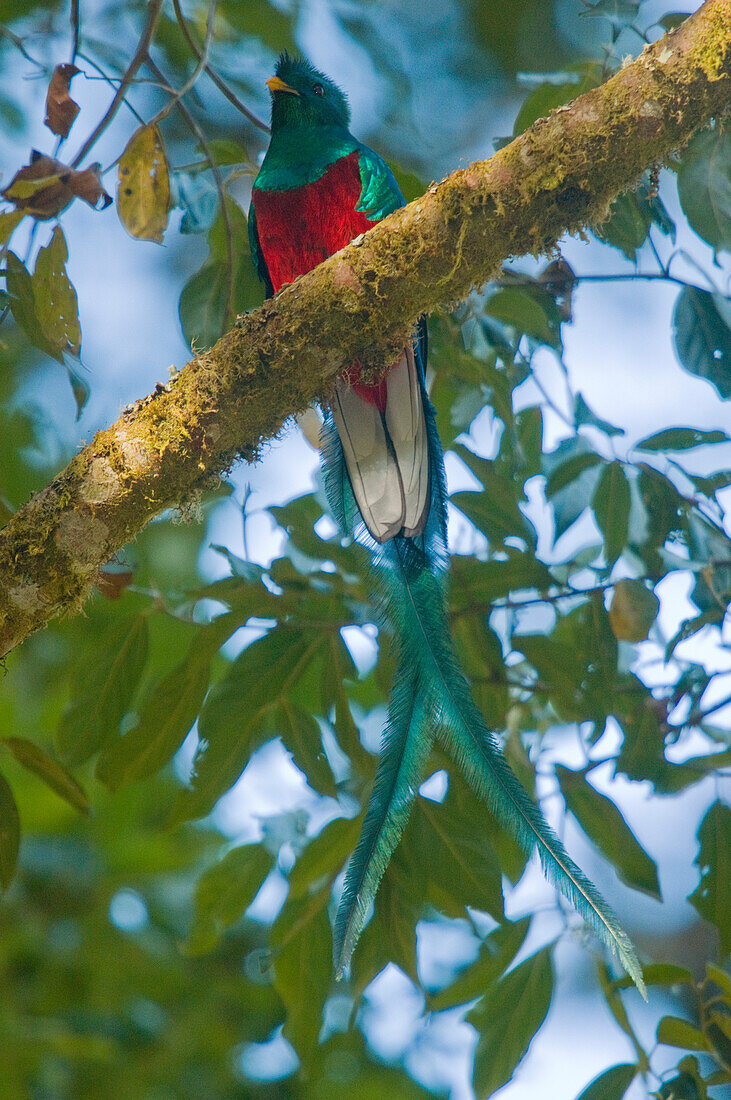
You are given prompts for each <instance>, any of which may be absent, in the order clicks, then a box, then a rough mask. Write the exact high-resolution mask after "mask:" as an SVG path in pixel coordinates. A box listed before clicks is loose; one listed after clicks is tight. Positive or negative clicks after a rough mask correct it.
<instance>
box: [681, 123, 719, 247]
mask: <svg viewBox="0 0 731 1100" xmlns="http://www.w3.org/2000/svg"><path fill="white" fill-rule="evenodd" d="M678 197H679V199H680V205H681V206H682V207H683V212H684V214H685V216H686V218H687V219H688V221H689V222H690V224H691V226H692V227H693V229H694V230H695V231H696V233H697V234H698V235H699V236H700V237H702V238H703V240H704V241H707V242H708V244H710V246H711V247H712V248H714V249H715V250H716V251H717V252H720V251H721V250H722V249H726V250H729V249H731V133H729V131H728V130H727V129H725V128H724V127H722V126H720V125H716V126H714V128H713V129H712V130H705V131H704V132H703V133H700V134H696V135H695V137H694V138H692V139H691V140H690V142H689V143H688V145H687V146H686V148H685V149H684V150H683V160H682V163H681V165H680V171H679V172H678Z"/></svg>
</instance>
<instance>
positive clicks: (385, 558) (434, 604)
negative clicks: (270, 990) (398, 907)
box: [323, 371, 644, 995]
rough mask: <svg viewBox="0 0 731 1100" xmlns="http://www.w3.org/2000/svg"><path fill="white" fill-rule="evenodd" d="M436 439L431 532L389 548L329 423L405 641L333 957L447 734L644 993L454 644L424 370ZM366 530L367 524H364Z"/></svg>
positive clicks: (332, 496) (346, 490) (331, 471)
mask: <svg viewBox="0 0 731 1100" xmlns="http://www.w3.org/2000/svg"><path fill="white" fill-rule="evenodd" d="M420 390H421V395H422V400H423V403H424V410H425V423H426V431H427V435H428V443H429V491H430V508H429V514H428V519H427V521H426V524H425V526H424V529H423V531H422V532H421V533H420V534H419V535H418V536H415V537H405V536H403V535H397V536H396V537H395V538H392V539H390V540H389V541H387V542H384V543H382V544H379V543H377V542H376V541H375V540H373V539H370V538H369V535H368V532H367V529H366V528H365V526H364V524H363V523H362V522H361V523H360V526H359V521H360V520H361V516H360V513H359V510H358V506H357V504H356V503H355V499H354V497H353V493H352V491H351V489H350V482H349V478H348V473H347V469H346V464H345V460H344V457H343V453H342V447H341V444H340V440H339V437H338V435H337V432H336V431H335V428H334V426H333V424H332V422H330V423H329V425H326V439H325V447H324V448H323V454H324V470H325V485H326V490H327V493H328V498H329V501H330V504H331V507H332V510H333V513H334V515H335V518H336V519H337V520H338V521H339V522H340V524H341V525H342V526H343V528H344V529H345V530H349V531H353V530H354V529H356V532H357V534H358V537H359V539H360V540H361V541H363V542H365V543H366V544H368V545H369V546H370V549H371V551H372V554H373V560H374V569H373V581H374V587H375V589H376V593H377V595H378V596H379V597H380V602H381V607H382V612H383V614H384V617H385V618H386V619H387V620H388V622H389V623H390V624H391V627H392V629H393V634H394V638H395V642H396V646H397V652H398V661H397V672H396V676H395V679H394V685H393V690H392V694H391V701H390V706H389V711H388V718H387V722H386V726H385V730H384V736H383V749H382V753H381V758H380V761H379V765H378V770H377V773H376V778H375V782H374V787H373V792H372V795H371V800H370V804H369V807H368V810H367V813H366V817H365V821H364V824H363V830H362V833H361V837H360V840H359V842H358V845H357V847H356V850H355V852H354V854H353V856H352V857H351V859H350V862H349V864H348V869H347V872H346V877H345V885H344V888H343V893H342V897H341V899H340V905H339V908H338V912H337V917H336V920H335V931H334V961H335V968H336V972H337V973H338V975H341V974H342V973H343V972H344V970H345V969H346V968H347V967H348V965H349V962H350V958H351V956H352V953H353V949H354V947H355V945H356V943H357V940H358V937H359V936H360V933H361V931H362V928H363V925H364V923H365V919H366V916H367V912H368V909H369V906H370V904H371V902H372V901H373V899H374V897H375V894H376V891H377V889H378V884H379V882H380V880H381V878H382V876H383V873H384V871H385V870H386V867H387V866H388V863H389V860H390V858H391V855H392V853H393V851H394V849H395V847H396V845H397V844H398V842H399V839H400V837H401V834H402V832H403V830H404V827H405V825H406V821H407V819H408V815H409V812H410V809H411V804H412V802H413V799H414V797H415V794H416V789H417V788H418V785H419V783H420V781H421V778H422V777H423V773H424V769H425V767H426V764H427V761H428V757H429V754H430V751H431V747H432V744H433V741H434V738H435V737H438V738H439V739H440V740H441V742H442V744H443V745H444V747H445V748H446V749H447V750H448V751H449V753H450V755H451V756H452V757H453V758H454V759H455V761H456V762H457V764H458V766H459V767H460V768H461V769H462V771H463V772H464V774H465V776H466V778H467V780H468V782H469V783H470V784H471V786H472V787H473V788H474V790H475V791H476V793H477V794H478V795H479V796H480V797H481V798H482V799H484V801H485V802H486V803H487V805H488V807H489V809H490V811H491V812H492V813H493V814H494V815H495V817H496V818H497V820H498V821H499V822H500V824H501V825H502V826H503V827H504V828H506V829H507V830H508V831H509V832H510V833H511V834H512V836H513V837H515V839H516V840H517V841H518V843H519V844H520V845H521V847H522V848H523V849H524V850H525V851H526V852H527V853H529V854H530V853H532V852H533V851H534V850H537V852H538V855H539V857H540V861H541V864H542V866H543V869H544V872H545V873H546V875H547V877H548V878H549V880H550V881H551V882H552V883H553V884H554V885H555V886H556V887H557V888H558V889H559V890H560V891H561V893H562V894H564V896H565V897H566V898H567V899H568V900H569V901H570V902H571V904H572V905H573V906H574V908H575V909H576V910H577V911H578V912H579V913H580V914H581V916H582V917H583V918H584V920H586V922H587V923H588V924H589V925H590V926H591V928H593V929H594V931H595V932H596V933H597V934H598V935H599V937H600V938H601V939H602V940H603V941H604V942H605V943H606V944H608V945H609V946H610V947H611V948H612V949H613V950H614V951H615V952H616V953H617V954H618V955H619V958H620V960H621V962H622V964H623V966H624V967H625V969H626V970H627V972H628V974H630V975H631V977H632V979H633V980H634V982H635V984H636V985H637V986H638V988H639V989H640V991H641V992H642V993H643V995H644V986H643V982H642V972H641V969H640V965H639V962H638V960H637V957H636V955H635V952H634V948H633V947H632V944H631V942H630V940H629V938H628V936H627V935H626V933H625V932H624V931H623V929H622V927H621V926H620V924H619V921H618V919H617V917H616V916H615V915H614V913H613V912H612V910H611V909H610V908H609V906H608V905H607V903H606V902H605V901H604V899H603V898H602V897H601V895H600V894H599V892H598V890H597V889H596V887H594V886H593V885H592V883H591V882H590V881H589V880H588V879H587V878H586V876H585V875H584V874H583V873H582V872H581V870H580V869H579V868H578V867H577V866H576V864H575V863H574V862H573V861H572V860H571V859H570V857H569V856H568V854H567V853H566V851H565V849H564V847H563V845H562V843H561V841H560V840H559V839H558V837H557V836H556V835H555V834H554V832H553V831H552V830H551V829H550V828H549V826H548V825H547V824H546V822H545V821H544V819H543V816H542V814H541V812H540V810H539V808H538V806H537V805H536V804H535V803H534V802H533V801H532V800H531V799H530V797H529V796H528V794H527V793H526V791H525V790H524V789H523V787H522V786H521V784H520V782H519V781H518V780H517V778H516V777H515V775H514V774H513V772H512V770H511V768H510V766H509V765H508V763H507V761H506V760H505V757H504V756H503V753H502V750H501V748H500V746H499V744H498V742H497V740H496V738H495V736H494V734H493V733H491V731H490V730H489V729H488V728H487V726H486V725H485V722H484V720H483V718H482V715H481V714H480V711H479V710H478V708H477V706H476V704H475V703H474V701H473V699H472V695H471V693H470V690H469V687H468V684H467V681H466V679H465V677H464V674H463V673H462V670H461V668H460V666H459V662H458V660H457V657H456V653H455V650H454V646H453V643H452V640H451V636H450V631H449V625H448V620H447V608H446V567H447V554H446V518H445V507H446V488H445V483H444V464H443V459H442V453H441V445H440V442H439V436H438V434H437V430H436V424H435V421H434V413H433V409H432V408H431V405H430V403H429V400H428V397H427V395H426V391H425V389H424V383H423V371H420ZM358 526H359V529H358Z"/></svg>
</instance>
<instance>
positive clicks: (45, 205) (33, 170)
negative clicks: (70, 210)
mask: <svg viewBox="0 0 731 1100" xmlns="http://www.w3.org/2000/svg"><path fill="white" fill-rule="evenodd" d="M100 168H101V165H100V164H91V165H90V166H89V167H88V168H84V169H83V170H82V171H78V170H77V169H76V168H70V167H69V166H68V165H67V164H63V163H62V162H61V161H60V160H55V159H54V158H53V157H47V156H46V155H45V154H44V153H39V152H38V150H37V149H34V150H33V151H32V153H31V159H30V164H26V165H25V167H24V168H21V169H20V171H19V172H16V174H15V175H14V176H13V178H12V179H11V181H10V183H9V184H8V186H7V187H6V188H5V190H4V191H0V195H2V197H3V198H4V199H7V200H8V202H11V203H12V204H13V206H14V207H15V208H16V210H25V211H27V213H29V214H32V216H33V217H34V218H36V219H37V220H38V221H47V220H48V219H49V218H55V217H57V215H58V214H60V213H61V211H62V210H65V209H66V207H67V206H68V205H69V203H70V202H72V201H73V200H74V199H76V198H79V199H83V200H84V202H86V203H88V204H89V206H93V207H94V209H95V210H96V209H99V210H105V209H106V208H107V207H108V206H109V204H110V203H111V201H112V196H111V195H108V194H107V192H106V191H105V190H104V188H103V187H102V182H101V178H100V174H99V173H100ZM100 203H101V205H99V204H100Z"/></svg>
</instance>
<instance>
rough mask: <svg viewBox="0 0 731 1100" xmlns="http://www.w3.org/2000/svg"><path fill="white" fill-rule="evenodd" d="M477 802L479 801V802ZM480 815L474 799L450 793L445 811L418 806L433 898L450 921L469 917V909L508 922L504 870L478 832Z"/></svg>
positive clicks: (418, 829)
mask: <svg viewBox="0 0 731 1100" xmlns="http://www.w3.org/2000/svg"><path fill="white" fill-rule="evenodd" d="M474 801H475V802H476V800H474ZM476 821H479V812H475V807H474V803H473V799H472V797H471V796H470V795H469V794H468V793H467V792H464V793H463V794H462V796H461V797H460V798H457V797H456V796H455V794H454V787H453V785H450V790H449V792H448V794H447V797H446V798H445V800H444V802H443V803H442V804H441V805H440V804H439V803H436V802H431V801H430V800H429V799H426V798H421V799H419V801H418V821H417V826H416V827H415V830H414V831H415V833H416V836H417V837H418V845H419V848H420V849H421V851H422V858H423V860H424V861H425V864H426V865H427V866H428V869H429V884H428V888H427V889H428V896H429V899H430V900H431V901H432V902H433V903H434V905H435V906H436V908H437V909H439V910H440V912H442V913H444V914H445V915H446V916H448V917H464V916H465V915H466V914H465V907H466V906H469V907H470V908H472V909H481V910H483V912H486V913H489V914H490V915H491V916H492V917H494V918H495V919H496V920H501V919H502V918H503V892H502V875H501V870H500V864H499V862H498V859H497V856H496V855H495V850H494V848H493V847H492V845H491V844H490V841H489V839H488V837H487V836H486V835H485V832H484V831H483V830H480V829H479V828H475V822H476Z"/></svg>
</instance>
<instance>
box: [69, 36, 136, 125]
mask: <svg viewBox="0 0 731 1100" xmlns="http://www.w3.org/2000/svg"><path fill="white" fill-rule="evenodd" d="M76 56H77V57H78V58H79V60H80V61H85V62H86V64H87V65H91V67H92V69H96V71H97V72H98V73H99V76H98V77H96V76H87V75H86V73H84V79H85V80H104V81H106V83H107V84H108V85H109V86H110V88H114V85H115V83H117V84H119V83H121V81H122V77H118V76H109V75H108V73H105V72H104V70H103V69H102V68H101V66H100V65H97V63H96V61H94V60H93V59H92V58H91V57H89V55H88V54H86V53H81V52H79V53H77V55H76ZM130 83H132V82H131V81H130ZM135 83H136V82H135ZM143 83H147V82H146V81H144V82H143ZM124 105H125V107H127V108H128V109H129V110H130V111H131V112H132V114H133V115H134V116H135V118H136V119H137V121H138V122H139V124H140V126H144V125H145V120H144V118H143V117H142V115H141V114H140V113H139V111H138V110H137V109H136V108H135V107H133V106H132V104H131V103H130V101H129V100H128V99H125V101H124Z"/></svg>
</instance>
